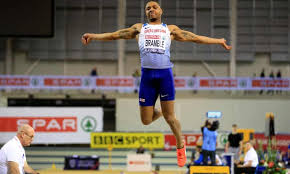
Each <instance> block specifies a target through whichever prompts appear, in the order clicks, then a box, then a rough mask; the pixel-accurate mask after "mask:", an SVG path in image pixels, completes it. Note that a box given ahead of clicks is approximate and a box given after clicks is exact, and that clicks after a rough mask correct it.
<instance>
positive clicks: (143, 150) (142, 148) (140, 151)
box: [136, 145, 145, 154]
mask: <svg viewBox="0 0 290 174" xmlns="http://www.w3.org/2000/svg"><path fill="white" fill-rule="evenodd" d="M144 152H145V149H144V147H143V146H142V145H140V147H139V148H138V149H137V151H136V153H138V154H144Z"/></svg>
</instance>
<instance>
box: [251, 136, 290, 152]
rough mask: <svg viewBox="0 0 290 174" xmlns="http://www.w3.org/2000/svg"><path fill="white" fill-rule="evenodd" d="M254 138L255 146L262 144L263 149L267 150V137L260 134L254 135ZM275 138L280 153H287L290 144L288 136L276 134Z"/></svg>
mask: <svg viewBox="0 0 290 174" xmlns="http://www.w3.org/2000/svg"><path fill="white" fill-rule="evenodd" d="M254 137H255V140H256V145H258V144H259V143H260V142H262V145H263V148H264V149H267V144H268V141H269V139H268V137H265V136H264V134H262V133H256V134H255V135H254ZM275 137H276V143H277V149H279V150H281V151H287V149H288V145H289V144H290V134H277V135H276V136H275Z"/></svg>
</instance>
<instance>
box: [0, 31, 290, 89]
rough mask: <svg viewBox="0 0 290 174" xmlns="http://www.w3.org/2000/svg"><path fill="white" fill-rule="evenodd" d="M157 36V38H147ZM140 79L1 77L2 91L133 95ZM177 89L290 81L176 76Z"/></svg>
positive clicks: (286, 81)
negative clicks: (110, 91) (129, 93)
mask: <svg viewBox="0 0 290 174" xmlns="http://www.w3.org/2000/svg"><path fill="white" fill-rule="evenodd" d="M148 37H155V36H151V35H150V36H148ZM139 85H140V78H134V77H131V76H98V77H91V76H8V75H0V89H56V90H58V89H93V88H94V89H96V90H98V89H99V90H119V91H120V92H132V91H133V90H135V89H138V88H139ZM174 85H175V88H176V90H261V89H265V90H267V89H272V90H290V78H281V79H271V78H250V77H236V78H229V77H188V76H187V77H183V76H179V77H175V78H174Z"/></svg>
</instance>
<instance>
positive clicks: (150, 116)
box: [140, 106, 162, 125]
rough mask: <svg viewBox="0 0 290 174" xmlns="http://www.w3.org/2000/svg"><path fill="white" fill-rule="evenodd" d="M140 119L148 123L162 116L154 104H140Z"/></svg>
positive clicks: (145, 123)
mask: <svg viewBox="0 0 290 174" xmlns="http://www.w3.org/2000/svg"><path fill="white" fill-rule="evenodd" d="M140 114H141V120H142V123H143V124H144V125H149V124H150V123H152V122H153V121H155V120H157V119H158V118H159V117H161V116H162V113H161V111H160V109H157V108H154V106H140Z"/></svg>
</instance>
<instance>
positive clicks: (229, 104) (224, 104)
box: [116, 98, 290, 133]
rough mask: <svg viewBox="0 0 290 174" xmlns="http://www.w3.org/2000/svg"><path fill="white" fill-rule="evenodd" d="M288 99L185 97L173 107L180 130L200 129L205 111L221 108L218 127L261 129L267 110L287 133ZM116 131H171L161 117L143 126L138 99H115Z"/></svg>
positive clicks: (258, 130) (262, 129)
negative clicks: (234, 125)
mask: <svg viewBox="0 0 290 174" xmlns="http://www.w3.org/2000/svg"><path fill="white" fill-rule="evenodd" d="M289 106H290V101H289V100H287V99H271V100H270V99H248V98H247V99H246V98H236V99H235V98H232V99H231V98H229V99H226V98H188V99H178V98H177V100H176V105H175V110H176V114H177V118H178V119H179V120H180V123H181V125H182V130H183V131H193V130H195V131H199V130H200V127H201V125H203V123H204V121H205V119H206V117H205V113H206V112H207V111H211V110H213V111H221V112H222V113H223V116H222V118H221V120H220V123H221V126H220V130H228V131H229V130H231V125H232V124H233V123H236V124H238V126H239V127H240V128H252V129H255V131H257V132H263V131H264V127H265V114H266V112H273V113H274V114H275V125H276V131H277V132H286V133H290V107H289ZM116 119H117V120H116V122H117V131H170V129H169V127H168V126H167V124H166V122H165V121H164V119H163V118H162V119H159V120H157V121H156V122H154V123H153V124H152V125H149V126H144V125H142V123H141V119H140V115H139V106H138V99H137V98H119V99H117V111H116Z"/></svg>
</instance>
